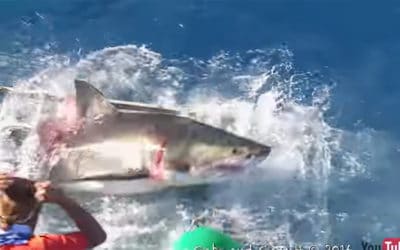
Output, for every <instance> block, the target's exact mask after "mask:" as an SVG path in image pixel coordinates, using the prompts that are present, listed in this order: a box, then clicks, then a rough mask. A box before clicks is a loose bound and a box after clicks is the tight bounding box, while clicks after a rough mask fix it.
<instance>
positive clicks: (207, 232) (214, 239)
mask: <svg viewBox="0 0 400 250" xmlns="http://www.w3.org/2000/svg"><path fill="white" fill-rule="evenodd" d="M241 248H242V244H240V243H239V242H237V241H235V240H233V239H232V238H231V237H229V236H228V235H226V234H224V233H222V232H220V231H218V230H215V229H212V228H209V227H205V226H201V227H197V228H196V229H194V230H193V231H189V232H185V233H184V234H183V235H182V236H181V237H180V238H179V239H178V240H177V241H175V243H174V248H173V249H174V250H240V249H241Z"/></svg>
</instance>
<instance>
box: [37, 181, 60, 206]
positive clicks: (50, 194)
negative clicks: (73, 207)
mask: <svg viewBox="0 0 400 250" xmlns="http://www.w3.org/2000/svg"><path fill="white" fill-rule="evenodd" d="M35 188H36V192H35V198H36V200H37V201H39V202H49V203H59V202H61V201H62V200H64V199H65V196H64V193H63V192H62V190H61V189H59V188H56V187H54V186H53V185H52V184H51V182H50V181H43V182H36V183H35Z"/></svg>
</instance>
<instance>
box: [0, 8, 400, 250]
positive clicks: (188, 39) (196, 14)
mask: <svg viewBox="0 0 400 250" xmlns="http://www.w3.org/2000/svg"><path fill="white" fill-rule="evenodd" d="M399 25H400V3H396V2H395V1H387V2H378V1H344V0H337V1H332V0H330V1H328V0H326V1H315V0H303V1H289V0H283V1H276V0H264V1H261V0H248V1H243V0H242V1H240V0H229V1H228V0H225V1H224V0H210V1H206V0H171V1H161V0H147V1H139V0H132V1H129V0H115V1H108V0H107V1H106V0H96V1H95V0H90V1H89V0H85V1H83V0H80V1H78V0H71V1H60V0H59V1H25V0H21V1H11V0H10V1H8V0H3V1H0V55H6V56H8V57H10V58H16V59H15V60H12V59H7V58H6V59H4V60H8V61H7V62H8V63H7V64H2V65H1V66H0V73H1V74H0V81H2V82H4V83H5V84H9V85H12V84H13V81H15V80H16V79H21V78H29V77H30V76H31V75H33V74H34V72H36V71H37V70H39V69H41V66H40V65H35V64H36V62H35V61H34V58H35V53H34V49H45V50H46V51H47V52H46V53H48V54H68V55H70V57H71V58H72V59H73V60H79V58H81V57H82V56H83V55H85V54H87V53H90V52H92V51H94V50H101V49H103V48H105V47H112V46H119V45H125V44H136V45H141V44H145V45H147V47H148V48H150V49H151V50H153V51H156V52H158V53H160V54H161V55H162V57H163V58H171V59H182V60H183V58H192V57H193V58H196V60H208V59H209V58H211V57H213V56H215V55H216V54H218V53H220V52H221V51H226V52H229V53H232V54H235V53H238V54H243V53H246V52H247V51H249V50H256V49H260V50H269V49H274V48H287V49H288V50H290V51H291V52H292V53H293V63H294V68H295V69H294V71H298V72H304V71H307V72H312V74H314V79H318V80H316V81H317V82H318V81H319V82H320V83H321V84H322V83H323V84H327V85H329V86H334V89H333V91H332V93H331V96H330V104H331V105H330V109H329V111H327V112H326V113H324V116H325V119H326V121H327V122H328V123H329V124H330V125H331V126H333V127H335V128H338V129H343V130H346V131H350V132H354V133H362V131H365V130H368V129H372V130H376V131H377V132H376V134H375V132H374V133H372V135H371V138H372V139H371V140H370V141H368V142H366V141H367V140H359V141H357V140H351V141H349V142H348V143H347V147H349V148H350V149H353V148H362V147H366V148H368V151H369V152H372V156H370V157H366V159H365V160H364V161H363V163H364V164H365V166H366V168H367V169H368V170H369V175H368V176H366V175H365V176H364V175H362V174H360V175H357V176H355V177H354V178H352V179H350V180H348V181H347V182H344V183H342V182H338V181H337V180H336V176H335V173H333V174H332V177H331V179H330V184H329V185H330V190H329V195H328V203H329V205H328V207H329V209H330V210H331V211H332V213H336V212H337V213H339V212H346V213H348V214H349V216H350V217H349V219H348V221H347V223H345V224H343V225H338V226H337V227H335V229H334V230H333V231H334V232H333V236H332V238H338V239H339V240H338V241H339V242H342V244H344V243H345V242H352V243H353V244H358V245H355V247H354V249H361V245H360V244H359V242H360V241H361V238H362V237H363V236H365V235H366V234H367V232H371V231H372V232H378V231H380V230H379V229H377V230H375V231H374V230H370V228H369V227H370V225H371V224H373V222H371V221H379V222H380V223H381V224H383V226H382V228H385V227H394V228H395V229H393V231H389V232H388V233H387V234H389V233H397V234H399V233H400V228H398V226H397V224H396V221H398V219H400V215H398V212H397V210H398V209H397V207H398V202H396V198H397V193H396V187H397V186H396V185H397V184H396V183H397V174H398V173H399V171H398V169H397V164H398V162H399V160H400V157H399V151H398V147H399V143H398V140H399V139H400V132H399V131H400V130H399V129H398V127H399V125H400V118H399V115H398V113H397V107H398V106H400V85H399V80H398V79H399V77H398V72H399V70H398V68H399V67H400V34H399V32H398V27H399ZM193 84H196V82H193ZM304 91H306V90H304ZM363 143H365V144H366V145H359V144H363ZM354 151H357V152H359V151H358V150H357V149H354ZM382 206H383V208H382ZM374 225H375V224H374ZM371 227H372V226H371ZM380 233H381V234H380V235H370V236H371V237H372V239H374V240H375V241H378V242H379V241H380V240H381V239H382V237H383V236H384V235H385V233H386V232H385V231H382V230H381V231H380ZM372 234H373V233H372ZM388 236H389V235H388ZM390 236H396V235H390ZM397 236H398V235H397Z"/></svg>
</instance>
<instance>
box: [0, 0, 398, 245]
mask: <svg viewBox="0 0 400 250" xmlns="http://www.w3.org/2000/svg"><path fill="white" fill-rule="evenodd" d="M399 24H400V4H397V3H395V2H386V3H385V2H383V3H378V2H373V1H352V2H349V1H342V0H338V1H312V0H308V1H305V0H302V1H290V0H284V1H273V0H264V1H261V0H251V1H239V0H229V1H228V0H225V1H224V0H208V1H206V0H186V1H182V0H180V1H178V0H171V1H160V0H148V1H139V0H134V1H130V0H117V1H106V0H97V1H94V0H93V1H89V0H85V1H83V0H80V1H78V0H70V1H49V0H41V1H27V0H20V1H18V2H17V1H9V0H3V1H0V83H1V84H2V85H7V86H15V87H18V88H32V89H37V90H41V91H42V90H45V91H47V92H51V93H53V94H55V95H59V96H63V95H66V94H68V93H70V91H72V83H73V80H74V79H75V78H76V77H84V78H87V79H89V80H90V82H91V83H93V84H94V85H95V86H97V87H98V88H99V89H101V90H102V91H103V92H104V93H105V95H106V96H107V97H109V98H120V99H124V100H133V101H142V102H146V103H153V104H161V105H163V106H166V107H170V108H176V109H179V110H191V111H196V113H197V117H198V119H200V120H202V121H204V122H207V123H210V124H212V125H215V126H219V127H224V128H225V129H227V130H230V131H233V132H235V133H237V134H240V135H243V136H247V137H250V138H253V139H256V140H259V141H261V142H263V143H265V144H268V145H271V146H272V147H273V150H272V153H271V155H270V157H268V158H267V159H266V160H265V161H264V162H262V163H260V164H259V165H257V166H255V170H254V171H255V172H254V173H252V174H249V175H246V176H243V178H241V179H240V180H236V181H232V182H230V183H226V184H224V185H217V186H210V187H203V188H196V189H187V190H175V191H168V192H166V193H158V194H153V195H147V196H138V197H117V196H106V197H105V196H96V197H92V196H87V195H82V194H75V197H76V198H77V199H78V200H79V201H80V202H81V203H82V204H83V205H84V206H85V207H87V208H88V209H89V210H91V211H92V212H93V213H94V215H95V216H96V218H97V219H98V220H99V221H100V222H101V223H102V225H104V228H105V230H106V231H107V234H108V239H107V241H106V242H105V243H104V244H103V245H101V246H100V247H98V248H97V249H169V247H170V246H171V244H172V242H173V241H174V240H175V239H176V238H177V237H178V236H179V234H180V233H181V232H183V231H184V230H185V229H186V228H187V226H188V225H189V223H190V220H191V219H193V218H194V217H196V216H199V215H202V214H204V213H206V215H207V218H208V220H209V223H211V224H212V225H214V226H216V227H220V228H222V229H224V230H227V231H228V232H232V234H234V235H235V236H236V237H238V238H240V239H241V240H243V241H244V242H247V243H249V244H253V245H257V244H258V245H266V244H273V245H286V246H288V245H292V246H294V245H301V244H309V245H310V244H311V245H312V244H322V245H325V244H330V245H334V244H336V245H338V246H344V247H347V245H350V246H351V248H352V249H362V245H361V242H362V241H364V242H369V243H371V244H380V243H381V241H382V240H383V238H385V237H396V236H398V235H399V234H400V228H399V226H398V223H397V221H398V220H399V219H400V215H399V213H398V212H396V211H398V210H397V205H398V201H397V199H396V198H397V192H396V191H397V189H396V187H397V179H398V177H397V174H398V173H399V170H398V169H397V164H398V162H399V160H400V145H399V136H400V133H399V130H398V126H399V116H398V115H397V114H396V107H397V106H398V105H399V104H400V87H399V84H398V76H397V72H398V70H397V68H398V67H399V65H400V61H399V58H400V36H399V35H398V32H396V31H397V27H398V26H399ZM43 105H45V104H43V103H40V102H34V101H33V100H30V101H23V102H21V100H20V99H19V98H18V97H13V96H10V97H7V98H5V99H4V100H3V103H2V106H1V113H0V127H1V129H2V130H3V129H5V128H7V127H9V126H13V125H16V124H23V125H27V126H28V125H29V126H32V127H34V126H35V125H36V123H37V121H38V119H40V117H41V115H40V112H39V110H40V108H42V107H43ZM227 118H228V119H227ZM227 120H229V121H230V122H229V123H228V124H226V121H227ZM35 149H37V136H36V135H35V134H34V133H32V134H31V135H30V136H29V137H28V139H27V140H26V141H25V142H24V143H23V145H22V146H21V147H18V148H16V147H14V145H12V144H11V143H10V142H9V141H7V140H6V136H4V135H2V145H1V150H0V153H1V154H0V159H1V161H2V162H3V164H2V166H3V168H4V170H6V169H9V168H10V164H9V163H10V162H19V163H20V166H19V167H18V169H17V172H18V174H20V175H23V176H30V177H35V176H38V173H39V172H40V170H41V169H38V164H37V158H36V155H35V152H36V151H35ZM45 212H46V213H43V215H42V216H41V217H40V221H39V225H38V226H39V228H38V230H39V232H55V231H66V230H69V229H70V228H71V227H73V224H72V223H71V221H69V220H68V219H67V218H66V217H65V214H63V212H62V211H60V210H58V209H57V208H56V207H53V206H48V207H46V210H45ZM340 249H342V248H340Z"/></svg>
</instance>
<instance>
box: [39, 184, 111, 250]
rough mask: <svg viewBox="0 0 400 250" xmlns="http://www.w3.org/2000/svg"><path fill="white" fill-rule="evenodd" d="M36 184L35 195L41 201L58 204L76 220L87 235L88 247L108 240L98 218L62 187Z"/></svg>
mask: <svg viewBox="0 0 400 250" xmlns="http://www.w3.org/2000/svg"><path fill="white" fill-rule="evenodd" d="M35 186H36V189H37V191H36V195H35V196H36V198H37V199H38V200H39V201H41V202H51V203H55V204H58V205H59V206H60V207H62V208H63V209H64V210H65V212H66V213H67V214H68V215H69V216H70V217H71V219H72V220H74V222H75V224H76V226H77V227H78V228H79V230H80V231H81V232H82V233H83V234H84V235H85V236H86V237H87V239H88V242H89V246H88V247H90V248H93V247H95V246H98V245H100V244H101V243H103V242H104V241H105V240H106V238H107V235H106V233H105V232H104V230H103V228H102V227H101V225H100V224H99V223H98V222H97V221H96V219H95V218H94V217H93V216H92V215H91V214H90V213H88V212H87V211H86V210H84V209H83V208H82V207H81V206H79V205H78V204H77V203H76V202H75V201H74V200H72V199H70V198H68V197H67V196H65V195H64V194H63V192H62V191H61V190H60V189H58V188H55V187H53V186H52V185H51V183H50V182H39V183H36V185H35Z"/></svg>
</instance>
